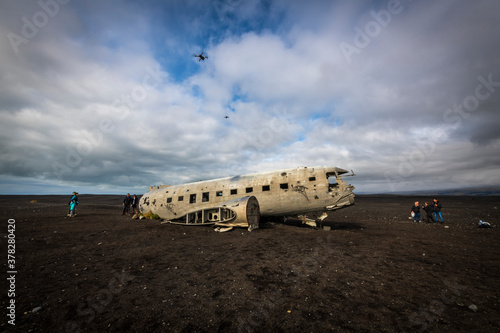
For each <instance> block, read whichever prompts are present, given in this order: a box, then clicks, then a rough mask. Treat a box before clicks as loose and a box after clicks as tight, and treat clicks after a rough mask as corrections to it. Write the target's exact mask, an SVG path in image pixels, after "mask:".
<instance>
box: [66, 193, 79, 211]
mask: <svg viewBox="0 0 500 333" xmlns="http://www.w3.org/2000/svg"><path fill="white" fill-rule="evenodd" d="M76 205H78V192H73V196H72V197H71V199H70V200H69V214H68V216H69V217H75V216H76V213H75V209H76Z"/></svg>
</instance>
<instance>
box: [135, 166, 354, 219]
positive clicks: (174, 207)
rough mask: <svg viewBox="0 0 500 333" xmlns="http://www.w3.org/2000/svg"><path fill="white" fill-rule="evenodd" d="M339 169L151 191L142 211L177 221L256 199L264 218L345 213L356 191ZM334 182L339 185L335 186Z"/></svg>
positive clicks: (297, 171) (298, 171) (314, 169)
mask: <svg viewBox="0 0 500 333" xmlns="http://www.w3.org/2000/svg"><path fill="white" fill-rule="evenodd" d="M345 173H347V171H346V170H344V169H341V168H336V167H300V168H295V169H283V170H277V171H272V172H265V173H258V174H249V175H243V176H235V177H228V178H221V179H214V180H207V181H200V182H194V183H188V184H181V185H168V186H159V187H153V188H150V191H149V192H147V193H145V194H144V195H143V196H142V198H141V200H140V202H139V207H140V209H141V211H142V212H144V213H146V212H148V211H151V212H153V213H155V214H158V215H159V216H160V217H161V218H164V219H168V220H175V219H179V218H182V217H183V216H185V215H186V214H188V213H190V212H193V211H196V210H200V209H206V208H210V207H214V206H217V205H220V204H223V203H224V202H226V201H229V200H233V199H236V198H241V197H245V196H255V197H256V198H257V200H258V202H259V205H260V213H261V215H263V216H266V215H267V216H292V215H297V214H305V213H309V212H318V211H328V210H335V209H339V208H343V207H346V206H349V205H352V204H353V203H354V193H352V190H353V189H354V187H353V186H352V185H348V184H346V183H345V182H344V181H343V180H342V177H341V176H340V175H342V174H345ZM329 177H333V178H335V179H336V183H334V184H330V183H329V181H328V178H329Z"/></svg>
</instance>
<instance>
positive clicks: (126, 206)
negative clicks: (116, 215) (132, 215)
mask: <svg viewBox="0 0 500 333" xmlns="http://www.w3.org/2000/svg"><path fill="white" fill-rule="evenodd" d="M131 201H132V198H131V197H130V193H127V195H126V196H125V198H123V212H122V215H127V214H128V212H129V210H130V203H131Z"/></svg>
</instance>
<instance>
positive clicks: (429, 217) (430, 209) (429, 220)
mask: <svg viewBox="0 0 500 333" xmlns="http://www.w3.org/2000/svg"><path fill="white" fill-rule="evenodd" d="M422 208H423V209H424V210H425V213H426V214H427V221H426V222H427V223H434V222H436V221H434V216H433V215H434V207H432V206H431V204H430V203H428V202H426V203H425V206H422Z"/></svg>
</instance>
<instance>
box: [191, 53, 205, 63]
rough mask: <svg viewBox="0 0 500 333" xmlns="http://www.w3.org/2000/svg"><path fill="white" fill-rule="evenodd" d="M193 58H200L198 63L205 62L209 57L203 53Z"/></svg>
mask: <svg viewBox="0 0 500 333" xmlns="http://www.w3.org/2000/svg"><path fill="white" fill-rule="evenodd" d="M193 56H194V57H196V58H200V59H199V60H198V62H200V61H202V60H205V59H208V55H203V52H201V53H200V54H193Z"/></svg>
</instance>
